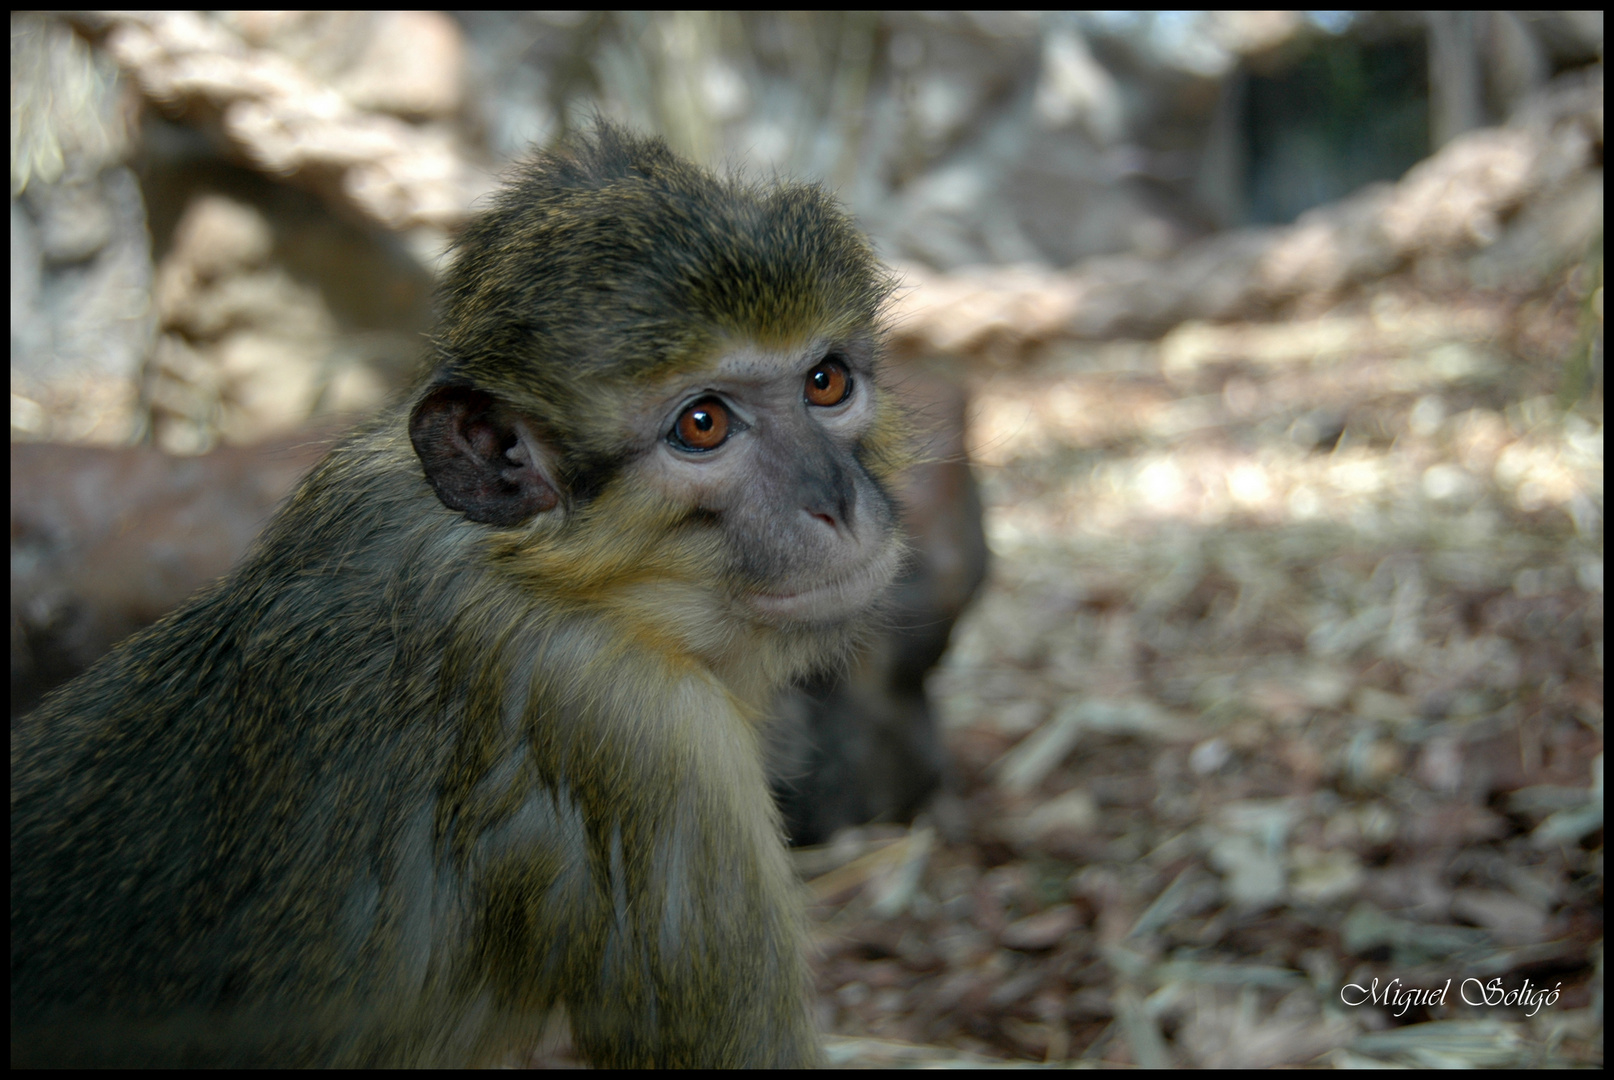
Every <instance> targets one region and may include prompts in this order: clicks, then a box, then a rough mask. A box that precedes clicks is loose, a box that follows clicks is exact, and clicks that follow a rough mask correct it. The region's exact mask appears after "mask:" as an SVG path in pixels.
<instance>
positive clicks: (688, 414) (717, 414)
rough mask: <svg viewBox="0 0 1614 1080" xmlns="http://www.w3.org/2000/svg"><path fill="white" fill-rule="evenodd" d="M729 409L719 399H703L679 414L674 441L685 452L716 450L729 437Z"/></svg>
mask: <svg viewBox="0 0 1614 1080" xmlns="http://www.w3.org/2000/svg"><path fill="white" fill-rule="evenodd" d="M731 426H732V424H731V418H730V416H729V408H728V406H727V405H725V404H723V403H722V402H721V401H719V400H717V398H702V399H701V400H699V401H697V402H695V404H693V405H691V406H690V407H689V408H687V409H685V410H684V411H683V412H681V413H679V414H678V422H677V423H675V424H674V425H673V429H672V441H673V442H674V444H676V445H677V446H679V447H681V448H682V449H685V450H716V449H717V448H718V447H719V446H722V445H723V443H724V441H725V440H727V439H728V437H729V428H730V427H731Z"/></svg>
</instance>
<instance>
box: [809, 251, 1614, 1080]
mask: <svg viewBox="0 0 1614 1080" xmlns="http://www.w3.org/2000/svg"><path fill="white" fill-rule="evenodd" d="M1588 272H1592V273H1595V274H1596V275H1597V278H1596V280H1594V281H1593V282H1591V283H1590V284H1588V283H1587V282H1586V281H1585V280H1584V276H1585V274H1586V273H1588ZM1577 273H1580V274H1582V280H1580V281H1578V282H1577V281H1576V280H1575V279H1574V275H1571V276H1570V278H1569V280H1567V281H1566V283H1565V284H1564V285H1563V287H1562V288H1559V289H1558V290H1557V291H1556V292H1554V293H1552V294H1550V295H1538V296H1535V297H1523V298H1521V297H1508V296H1500V295H1493V294H1485V293H1480V292H1473V291H1469V292H1458V293H1455V294H1447V295H1423V294H1420V292H1419V291H1418V290H1417V289H1416V288H1415V287H1413V286H1411V285H1409V284H1408V282H1406V281H1405V280H1392V281H1389V282H1386V283H1385V284H1384V285H1383V286H1382V287H1380V288H1379V289H1378V290H1376V291H1375V292H1373V293H1370V294H1367V295H1362V296H1360V297H1358V298H1357V299H1356V300H1354V301H1351V302H1348V303H1345V304H1342V305H1340V306H1338V307H1335V308H1334V309H1332V310H1330V311H1327V312H1326V313H1322V314H1319V315H1317V316H1316V317H1314V318H1309V319H1294V320H1290V321H1286V322H1283V323H1271V324H1246V325H1233V326H1229V325H1220V326H1214V327H1213V326H1207V325H1194V324H1189V325H1185V326H1182V327H1179V328H1178V329H1177V330H1176V331H1174V332H1173V333H1172V334H1170V335H1168V336H1167V337H1166V338H1165V339H1164V340H1163V341H1159V342H1151V343H1109V344H1102V345H1069V344H1067V345H1065V346H1063V347H1062V348H1059V349H1050V350H1047V351H1045V352H1044V354H1042V355H1040V356H1037V357H1034V358H1032V359H1031V360H1030V361H1028V362H1027V363H1025V364H1023V365H1017V366H1015V367H1014V368H1013V369H1007V368H999V369H994V370H990V371H980V372H977V373H976V377H975V378H973V379H972V380H971V381H972V383H973V386H972V393H973V412H972V416H973V428H972V442H973V449H972V457H973V460H974V462H975V465H976V468H977V474H978V476H979V478H980V480H981V482H982V485H983V489H984V492H985V499H986V504H987V511H986V514H987V532H988V538H989V541H990V544H991V549H992V553H993V565H992V569H991V573H990V577H989V580H988V584H987V586H986V588H985V589H984V590H983V593H982V595H981V596H980V597H979V598H978V599H977V601H976V603H975V606H974V607H973V608H972V610H971V611H970V612H968V613H967V614H966V616H965V617H964V620H963V621H962V622H961V623H960V625H959V626H958V628H957V630H956V631H955V634H954V638H953V646H952V649H951V650H950V652H949V654H948V656H947V658H946V659H945V661H944V662H943V665H942V667H941V668H940V669H939V670H937V671H936V672H935V673H934V674H933V675H932V678H931V682H930V684H929V685H930V691H931V694H932V697H933V700H934V701H935V702H936V704H937V708H938V712H939V714H940V716H941V719H942V722H943V725H944V727H945V731H946V738H947V742H948V745H949V748H950V750H951V753H952V756H953V760H954V775H953V777H952V781H951V792H950V794H949V795H948V796H946V797H944V798H943V799H942V800H941V801H940V802H939V803H938V804H937V806H936V808H935V809H934V810H933V811H932V812H931V813H930V814H928V815H927V816H925V817H922V818H921V820H920V821H919V822H918V823H917V824H916V825H915V826H914V827H913V828H911V829H907V828H897V827H882V826H873V827H869V828H866V829H863V830H856V831H854V832H853V833H851V834H848V835H843V836H842V837H841V838H840V839H839V841H838V842H837V843H836V844H835V845H833V846H832V847H831V848H830V849H826V850H821V851H819V852H818V853H816V855H808V856H806V857H805V858H807V859H808V860H816V861H812V862H811V863H810V865H811V870H810V872H809V873H808V876H809V879H810V885H811V886H812V887H813V889H814V892H815V895H816V897H817V899H818V903H817V906H816V907H815V909H814V926H815V936H816V946H817V950H818V954H819V958H818V966H817V972H818V982H819V989H820V991H821V1002H822V1010H823V1013H824V1016H823V1022H824V1027H825V1029H826V1030H828V1031H831V1032H833V1033H835V1035H836V1036H838V1037H837V1038H835V1039H833V1040H832V1043H831V1053H832V1057H833V1059H834V1060H836V1061H837V1062H839V1063H842V1064H858V1065H877V1064H898V1063H903V1062H909V1063H915V1064H924V1063H944V1062H958V1061H968V1060H983V1059H1017V1060H1021V1061H1025V1060H1032V1061H1047V1062H1071V1063H1082V1062H1085V1063H1089V1064H1095V1065H1097V1064H1114V1065H1133V1066H1191V1067H1222V1068H1229V1067H1262V1066H1277V1065H1298V1064H1313V1065H1324V1066H1327V1065H1334V1066H1351V1065H1361V1064H1368V1065H1373V1064H1385V1063H1398V1064H1407V1065H1414V1066H1435V1065H1490V1066H1508V1067H1521V1066H1523V1067H1528V1066H1543V1065H1562V1064H1570V1065H1596V1064H1600V1063H1601V1061H1602V1056H1603V1051H1602V1038H1603V1021H1602V987H1603V916H1602V911H1603V840H1602V837H1603V833H1602V811H1603V757H1602V750H1603V555H1602V549H1603V517H1602V515H1603V466H1602V462H1603V417H1602V390H1601V382H1600V374H1596V375H1592V374H1589V372H1599V373H1600V364H1601V360H1600V350H1601V344H1600V341H1601V338H1600V334H1601V317H1602V315H1601V309H1600V305H1601V290H1600V287H1598V286H1600V264H1597V265H1596V266H1594V268H1593V270H1592V271H1587V270H1586V269H1585V268H1583V269H1582V270H1581V271H1577ZM1594 350H1595V353H1594ZM1592 355H1595V356H1596V357H1597V360H1596V362H1595V363H1589V362H1588V360H1587V359H1586V358H1587V357H1590V356H1592ZM1566 358H1567V359H1566ZM804 865H807V864H804Z"/></svg>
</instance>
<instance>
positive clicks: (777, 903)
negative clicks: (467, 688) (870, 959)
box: [463, 624, 819, 1067]
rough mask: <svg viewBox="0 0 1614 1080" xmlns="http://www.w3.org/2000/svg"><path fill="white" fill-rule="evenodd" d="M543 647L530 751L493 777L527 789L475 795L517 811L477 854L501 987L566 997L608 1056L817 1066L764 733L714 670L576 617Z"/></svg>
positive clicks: (612, 1059) (576, 1028) (471, 808)
mask: <svg viewBox="0 0 1614 1080" xmlns="http://www.w3.org/2000/svg"><path fill="white" fill-rule="evenodd" d="M545 638H546V644H545V646H544V647H543V649H542V651H543V652H545V653H548V654H549V655H548V656H546V657H545V658H544V659H543V660H541V661H539V662H536V663H534V664H533V665H532V666H531V668H529V669H527V670H533V671H539V672H548V673H551V674H550V676H548V677H540V678H537V679H535V680H534V682H535V685H534V686H532V687H531V688H530V694H528V695H526V697H527V699H526V701H525V702H522V701H521V700H520V699H521V697H522V696H523V694H522V691H521V690H520V689H519V688H517V689H516V691H515V693H514V694H513V695H510V696H509V697H507V700H506V704H507V706H512V705H514V706H524V707H522V708H521V712H522V713H523V714H524V716H525V725H524V726H525V728H526V733H525V737H524V739H523V740H522V742H523V743H524V745H523V746H520V747H512V750H513V751H514V753H515V757H514V758H513V759H510V760H508V761H507V762H506V763H505V764H504V766H503V767H495V768H494V769H492V770H489V771H486V772H484V773H483V775H484V776H485V777H493V776H503V777H507V778H509V780H510V781H511V784H512V787H511V788H505V787H504V785H502V784H499V785H495V786H490V785H489V784H488V783H486V782H483V783H480V784H477V785H475V790H472V791H467V792H466V796H467V801H466V802H465V803H464V804H463V806H464V807H465V809H466V811H468V812H469V813H471V814H472V815H473V816H475V815H476V814H477V813H479V812H480V811H479V810H478V809H477V806H478V804H481V805H484V806H486V805H489V804H490V802H491V803H502V804H503V805H504V806H506V807H513V809H512V810H511V811H510V812H509V813H508V816H506V817H505V818H504V821H503V823H502V824H501V825H500V826H499V827H497V828H494V829H492V830H489V831H487V832H486V833H485V834H484V835H483V839H482V840H481V842H480V845H479V847H480V852H479V854H478V856H477V857H476V858H474V860H473V862H474V863H475V864H476V865H478V866H480V867H481V875H480V876H481V878H482V883H483V886H482V896H483V900H482V902H483V903H484V904H485V921H484V923H483V925H484V934H485V935H486V937H487V942H486V944H487V945H488V946H489V950H488V951H489V954H490V955H494V956H496V957H498V958H500V963H499V964H498V965H497V966H496V970H497V972H498V974H496V975H495V979H496V980H498V981H499V982H503V983H504V987H503V989H506V990H508V991H510V992H512V993H513V994H515V995H516V996H517V998H518V999H519V998H520V997H523V996H527V995H530V994H532V993H533V992H534V991H538V993H540V994H542V993H543V991H542V989H541V988H546V987H561V988H564V991H563V1000H564V1003H565V1005H566V1006H567V1009H568V1012H569V1013H570V1018H571V1024H572V1030H573V1034H574V1038H575V1039H576V1042H577V1046H578V1049H579V1050H580V1051H581V1053H582V1055H583V1056H584V1057H585V1058H587V1059H588V1060H589V1061H591V1062H593V1063H595V1064H597V1065H600V1066H610V1067H632V1066H645V1065H661V1066H690V1067H696V1066H699V1067H712V1066H718V1067H724V1066H726V1067H746V1066H751V1067H758V1066H802V1065H811V1064H816V1063H817V1062H818V1060H819V1051H818V1042H817V1036H816V1033H815V1032H814V1031H813V1030H812V1024H811V1016H812V1010H811V1008H810V1007H809V1005H810V995H811V989H810V984H809V977H808V972H807V968H806V964H805V962H804V960H803V958H802V956H801V945H800V942H801V927H800V925H799V924H798V920H799V912H800V904H799V903H798V902H795V901H796V898H795V897H794V896H793V895H792V894H793V893H794V892H795V891H796V890H798V889H800V887H801V886H800V884H799V882H798V881H797V880H796V878H795V875H794V872H793V871H792V869H791V867H790V865H789V862H788V859H787V857H786V855H785V850H784V846H783V842H782V839H781V833H780V826H779V821H778V814H777V811H776V810H775V809H774V806H773V802H772V799H771V798H770V796H769V792H768V788H767V782H766V778H765V776H764V773H763V769H762V764H761V755H760V753H759V751H758V747H757V734H756V730H755V727H754V724H753V723H752V722H751V721H750V720H749V719H748V718H747V717H746V716H745V715H744V714H743V710H742V708H741V707H740V706H739V705H738V703H737V702H736V701H735V700H734V699H733V698H732V697H731V696H730V695H729V694H728V692H727V691H725V690H724V689H723V688H722V687H721V686H719V685H718V684H717V683H716V682H715V681H714V680H712V679H711V678H710V676H708V675H705V674H704V673H701V672H698V671H695V670H693V669H691V668H688V667H685V668H683V669H682V670H679V669H678V668H677V667H676V666H674V665H671V664H669V663H667V662H666V661H665V660H663V659H661V658H658V657H657V656H655V655H654V654H646V653H645V652H644V651H642V649H639V648H634V647H627V646H619V643H615V642H611V641H610V640H609V636H608V635H607V636H605V637H604V638H602V636H601V635H600V634H599V633H598V632H596V631H595V630H591V629H589V628H585V627H582V626H578V625H576V624H573V625H572V626H571V627H568V628H565V629H562V630H559V631H552V632H551V633H549V634H547V635H545ZM557 671H560V672H565V673H567V677H566V678H564V679H561V680H557V679H556V678H554V677H553V673H554V672H557ZM585 686H587V687H592V688H594V692H593V693H592V694H591V695H590V698H589V699H585V701H586V704H585V707H583V708H579V704H580V702H579V699H578V698H577V697H575V696H574V695H573V691H576V690H577V689H578V688H580V687H585ZM601 687H606V688H609V689H608V690H605V691H603V692H602V691H601V690H600V688H601ZM507 715H508V714H507ZM539 762H544V763H545V765H544V766H543V767H540V766H539V765H538V763H539ZM523 777H526V778H527V780H530V781H531V783H530V786H529V784H528V783H527V782H526V781H525V780H523ZM568 777H569V780H568V779H567V778H568ZM498 788H504V790H502V791H501V790H498ZM512 788H514V789H520V790H524V791H525V795H524V796H519V805H515V803H516V801H517V797H518V793H517V791H516V790H512ZM484 800H488V801H484ZM544 996H547V995H544ZM512 1004H517V1002H512Z"/></svg>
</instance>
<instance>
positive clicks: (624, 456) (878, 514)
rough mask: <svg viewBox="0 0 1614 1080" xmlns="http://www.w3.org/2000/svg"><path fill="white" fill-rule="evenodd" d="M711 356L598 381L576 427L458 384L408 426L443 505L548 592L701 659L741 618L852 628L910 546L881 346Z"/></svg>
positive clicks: (435, 393)
mask: <svg viewBox="0 0 1614 1080" xmlns="http://www.w3.org/2000/svg"><path fill="white" fill-rule="evenodd" d="M714 353H715V355H714V357H713V359H712V360H711V361H709V362H707V363H704V364H699V365H696V366H693V367H692V368H689V369H686V370H684V371H682V372H680V373H676V374H672V375H667V376H663V377H661V378H658V379H654V380H651V381H650V384H649V386H648V387H646V386H645V385H642V384H641V385H639V386H637V387H634V386H632V385H631V384H624V385H619V386H614V387H613V386H607V385H605V384H603V383H602V384H596V385H595V387H594V393H593V394H592V395H590V396H589V400H588V401H583V400H574V401H573V403H572V405H571V407H570V408H569V409H568V413H569V415H572V416H574V417H576V418H577V424H576V426H577V428H578V429H579V431H580V432H586V433H587V436H588V437H587V439H586V441H585V440H584V439H583V437H582V435H581V434H577V433H574V435H573V437H572V438H567V437H565V436H564V435H562V434H559V433H555V432H554V431H553V430H552V429H553V424H550V425H547V429H546V425H544V424H541V423H539V422H538V421H537V420H535V419H534V418H533V417H532V416H530V415H528V414H527V412H526V411H525V410H523V409H521V408H518V407H516V406H513V405H511V404H509V403H507V402H505V401H504V400H503V399H501V398H500V397H498V396H496V395H494V394H492V393H489V392H486V391H482V390H477V389H474V388H471V387H466V386H463V385H457V384H447V385H443V386H439V387H436V388H434V389H431V390H429V391H428V392H427V394H426V396H425V397H424V398H423V399H422V400H421V402H420V403H419V404H417V406H416V407H415V410H414V412H413V414H412V415H411V418H410V435H411V438H412V440H413V442H414V445H415V449H416V452H417V453H418V454H419V456H420V460H421V462H422V464H423V466H424V468H425V475H426V479H427V480H428V481H429V482H430V484H431V486H432V488H433V489H434V490H435V492H436V494H437V497H438V499H439V500H440V501H441V502H442V503H443V504H444V506H445V507H447V508H448V509H450V510H454V511H458V512H460V513H463V514H464V515H465V517H467V518H469V519H470V520H471V521H473V522H478V523H482V524H485V525H492V526H498V527H500V528H499V530H498V531H497V532H493V533H490V534H489V541H490V542H491V543H492V544H493V553H494V555H495V561H496V563H497V564H498V565H500V566H503V567H505V568H506V570H507V571H508V572H509V573H510V574H511V575H513V576H514V577H515V578H516V579H518V581H519V582H520V584H521V585H522V587H523V588H526V589H528V590H531V591H533V592H534V593H535V594H536V595H539V596H541V597H542V598H543V599H544V600H545V601H546V602H547V603H548V604H550V605H552V606H559V607H563V608H571V609H577V608H592V609H597V610H607V609H608V610H613V611H616V612H618V613H620V614H622V615H623V616H625V617H627V618H628V619H629V620H630V621H631V622H632V623H633V624H634V625H635V626H637V627H639V628H641V629H645V630H649V629H654V631H655V632H656V633H657V634H671V635H673V636H674V637H676V638H678V639H680V640H682V641H684V642H685V643H686V645H689V646H691V647H693V648H695V649H696V650H697V651H700V652H703V653H729V652H731V651H732V646H733V645H734V644H735V643H736V637H735V635H736V634H739V635H741V636H743V635H744V633H745V632H746V631H745V630H744V629H743V627H746V626H749V627H752V628H760V627H771V628H775V629H778V630H783V631H788V632H794V631H806V630H811V629H815V628H828V627H831V626H834V625H837V624H843V623H847V622H849V621H850V620H852V619H854V618H855V617H856V616H858V615H861V614H862V613H864V612H866V611H867V610H868V609H869V608H870V607H871V606H872V605H873V604H874V603H875V602H876V601H877V600H878V599H879V598H880V596H881V594H882V593H883V592H884V591H885V588H886V586H887V585H889V584H890V582H891V581H892V580H893V578H894V577H895V576H896V574H897V571H898V569H899V568H900V564H901V561H902V557H903V544H902V540H901V538H900V535H899V532H898V529H897V525H896V521H897V514H896V511H895V508H894V506H893V504H892V500H891V497H890V495H889V493H888V491H887V489H886V487H885V481H886V480H887V479H889V472H890V469H891V461H892V459H893V457H895V456H896V455H895V454H894V452H893V444H894V443H895V442H896V440H897V435H896V428H897V426H898V425H897V424H896V423H895V422H894V420H893V418H892V416H891V411H892V405H891V403H890V401H889V399H888V398H887V397H886V395H885V393H884V391H882V389H881V388H880V387H879V386H878V385H877V384H876V382H875V379H874V370H873V353H874V350H873V348H872V346H871V345H870V344H869V343H868V339H867V338H864V337H853V338H852V339H850V340H847V341H841V342H830V341H823V340H819V341H813V342H810V343H808V344H804V345H798V346H796V347H785V348H763V347H760V346H757V345H755V344H752V343H748V342H744V341H741V342H730V343H729V344H728V345H727V346H726V347H723V348H719V349H716V350H714ZM736 616H738V618H736ZM792 636H795V635H794V634H793V635H792Z"/></svg>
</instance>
